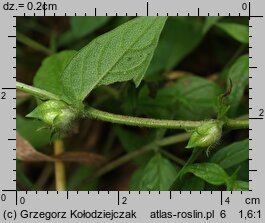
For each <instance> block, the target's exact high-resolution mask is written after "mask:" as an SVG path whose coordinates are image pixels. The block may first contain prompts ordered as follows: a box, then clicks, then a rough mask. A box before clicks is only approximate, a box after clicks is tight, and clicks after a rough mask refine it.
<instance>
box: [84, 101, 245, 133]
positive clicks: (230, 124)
mask: <svg viewBox="0 0 265 223" xmlns="http://www.w3.org/2000/svg"><path fill="white" fill-rule="evenodd" d="M84 116H85V117H89V118H95V119H98V120H101V121H107V122H112V123H117V124H123V125H129V126H138V127H148V128H167V129H194V128H197V127H199V126H201V125H202V124H204V123H207V122H212V120H209V121H182V120H165V119H163V120H161V119H152V118H139V117H132V116H125V115H117V114H112V113H108V112H104V111H100V110H98V109H95V108H92V107H89V106H87V107H86V108H85V112H84ZM224 126H225V127H226V128H228V129H242V128H248V126H249V125H248V120H233V119H227V122H225V124H224Z"/></svg>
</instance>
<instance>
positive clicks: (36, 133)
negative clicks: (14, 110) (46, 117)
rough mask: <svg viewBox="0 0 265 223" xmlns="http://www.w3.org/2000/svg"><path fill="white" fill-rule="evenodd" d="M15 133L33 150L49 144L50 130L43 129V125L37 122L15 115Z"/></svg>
mask: <svg viewBox="0 0 265 223" xmlns="http://www.w3.org/2000/svg"><path fill="white" fill-rule="evenodd" d="M16 117H17V118H16V123H17V131H18V132H19V134H20V135H21V136H22V137H23V138H25V139H26V140H27V141H29V143H30V144H31V145H32V146H33V147H34V148H39V147H41V146H43V145H46V144H48V143H49V142H50V130H48V129H43V127H45V125H44V123H43V122H41V121H38V120H32V119H25V118H22V117H21V116H20V115H18V114H17V116H16Z"/></svg>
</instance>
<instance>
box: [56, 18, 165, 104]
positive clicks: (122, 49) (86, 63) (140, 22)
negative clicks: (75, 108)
mask: <svg viewBox="0 0 265 223" xmlns="http://www.w3.org/2000/svg"><path fill="white" fill-rule="evenodd" d="M166 19H167V17H139V18H136V19H133V20H130V21H129V22H127V23H125V24H123V25H121V26H119V27H118V28H116V29H114V30H112V31H110V32H108V33H106V34H104V35H102V36H100V37H97V38H96V39H94V40H93V41H92V42H90V43H89V44H88V45H87V46H85V47H84V48H83V49H81V50H80V51H79V52H78V53H77V54H76V55H75V56H74V58H73V59H72V61H71V62H70V63H69V65H68V66H67V67H66V69H65V70H64V72H63V75H62V79H61V80H62V85H63V91H64V94H65V95H66V98H67V100H68V101H69V102H70V103H72V104H80V103H81V102H82V101H83V100H84V99H85V97H86V96H87V95H88V94H89V93H90V92H91V91H92V90H93V89H94V88H96V87H97V86H99V85H108V84H111V83H114V82H118V81H128V80H131V79H133V81H134V83H135V85H136V86H138V85H139V84H140V82H141V80H142V78H143V76H144V74H145V72H146V69H147V67H148V65H149V63H150V61H151V58H152V56H153V52H154V50H155V48H156V45H157V42H158V39H159V36H160V33H161V30H162V29H163V26H164V23H165V21H166Z"/></svg>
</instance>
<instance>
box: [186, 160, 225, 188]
mask: <svg viewBox="0 0 265 223" xmlns="http://www.w3.org/2000/svg"><path fill="white" fill-rule="evenodd" d="M185 173H193V174H194V175H195V176H197V177H199V178H201V179H203V180H204V181H206V182H207V183H209V184H213V185H222V184H225V183H226V182H227V181H228V180H229V176H228V175H227V173H226V172H225V171H224V170H223V168H222V167H220V166H219V165H217V164H215V163H198V164H191V165H189V166H187V168H186V169H185V171H184V173H183V174H185Z"/></svg>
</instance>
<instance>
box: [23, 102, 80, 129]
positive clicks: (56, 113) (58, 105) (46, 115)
mask: <svg viewBox="0 0 265 223" xmlns="http://www.w3.org/2000/svg"><path fill="white" fill-rule="evenodd" d="M26 117H30V118H36V119H40V120H42V121H43V122H45V123H46V124H48V125H49V126H51V127H52V128H54V129H59V130H65V128H67V127H68V126H69V125H70V124H71V122H72V121H73V120H74V119H75V117H76V111H75V110H74V109H73V108H72V107H70V106H68V105H67V104H66V103H65V102H63V101H57V100H49V101H46V102H43V103H42V104H41V105H39V106H38V107H37V108H35V109H34V110H33V111H32V112H31V113H29V114H28V115H27V116H26Z"/></svg>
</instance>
